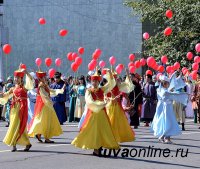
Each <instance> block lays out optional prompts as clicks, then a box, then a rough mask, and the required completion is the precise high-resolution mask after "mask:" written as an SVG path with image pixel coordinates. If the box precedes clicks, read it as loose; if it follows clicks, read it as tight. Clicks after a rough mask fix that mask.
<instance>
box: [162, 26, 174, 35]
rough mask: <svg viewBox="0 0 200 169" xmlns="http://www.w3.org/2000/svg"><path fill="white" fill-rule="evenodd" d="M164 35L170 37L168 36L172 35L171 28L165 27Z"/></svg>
mask: <svg viewBox="0 0 200 169" xmlns="http://www.w3.org/2000/svg"><path fill="white" fill-rule="evenodd" d="M164 34H165V36H170V35H171V34H172V28H170V27H167V28H166V29H165V30H164Z"/></svg>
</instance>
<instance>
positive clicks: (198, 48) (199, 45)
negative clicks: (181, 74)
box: [195, 43, 200, 53]
mask: <svg viewBox="0 0 200 169" xmlns="http://www.w3.org/2000/svg"><path fill="white" fill-rule="evenodd" d="M195 50H196V52H197V53H200V43H197V44H196V46H195Z"/></svg>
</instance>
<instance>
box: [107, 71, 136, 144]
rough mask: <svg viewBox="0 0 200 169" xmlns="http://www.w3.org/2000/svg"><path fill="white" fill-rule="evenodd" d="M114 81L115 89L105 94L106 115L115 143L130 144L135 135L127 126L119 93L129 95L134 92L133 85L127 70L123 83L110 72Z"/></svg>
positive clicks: (115, 74)
mask: <svg viewBox="0 0 200 169" xmlns="http://www.w3.org/2000/svg"><path fill="white" fill-rule="evenodd" d="M112 73H113V76H114V77H115V79H116V85H115V87H114V88H113V89H112V90H111V91H110V92H109V93H108V94H107V99H108V100H109V102H108V105H107V106H106V108H107V114H108V117H109V119H110V122H111V127H112V130H113V133H114V136H115V139H116V140H117V142H120V143H122V142H131V141H133V140H134V139H135V134H134V132H133V130H132V128H131V126H130V125H129V122H128V119H127V117H126V115H125V112H124V109H123V107H122V104H121V99H120V96H121V92H123V93H130V92H131V91H132V90H134V85H133V83H132V82H131V80H130V75H129V72H128V70H126V80H125V82H119V80H118V79H117V73H115V72H112Z"/></svg>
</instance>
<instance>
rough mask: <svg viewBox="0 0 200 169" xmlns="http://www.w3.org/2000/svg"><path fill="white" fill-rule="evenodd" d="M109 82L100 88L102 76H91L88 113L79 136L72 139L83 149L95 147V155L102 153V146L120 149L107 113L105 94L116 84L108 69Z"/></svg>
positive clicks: (88, 90) (87, 92) (87, 98)
mask: <svg viewBox="0 0 200 169" xmlns="http://www.w3.org/2000/svg"><path fill="white" fill-rule="evenodd" d="M108 73H109V74H108V75H107V76H108V79H107V80H108V83H107V84H106V85H105V86H103V87H101V88H99V83H100V81H101V76H99V75H98V74H97V70H96V73H95V74H94V75H92V76H91V81H92V88H90V89H87V91H86V95H85V99H86V105H87V108H88V109H87V115H86V118H85V119H84V122H83V125H82V128H81V130H80V133H79V134H78V136H77V137H76V138H75V139H74V140H73V141H72V143H71V144H72V145H74V146H76V147H79V148H83V149H94V152H93V155H98V156H99V155H100V153H99V149H101V147H105V148H109V149H118V148H119V145H118V143H117V142H116V140H115V137H114V134H113V132H112V128H111V125H110V122H109V118H108V116H107V114H106V109H105V106H106V104H107V103H106V102H105V101H104V94H107V93H108V92H109V91H110V90H112V89H113V87H114V86H115V81H114V79H113V76H112V73H111V71H110V70H109V71H108Z"/></svg>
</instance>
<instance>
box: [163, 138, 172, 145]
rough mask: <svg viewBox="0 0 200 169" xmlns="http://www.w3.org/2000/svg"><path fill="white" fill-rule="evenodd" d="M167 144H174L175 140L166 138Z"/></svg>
mask: <svg viewBox="0 0 200 169" xmlns="http://www.w3.org/2000/svg"><path fill="white" fill-rule="evenodd" d="M164 142H165V143H166V144H173V142H172V141H171V140H169V139H165V141H164Z"/></svg>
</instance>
